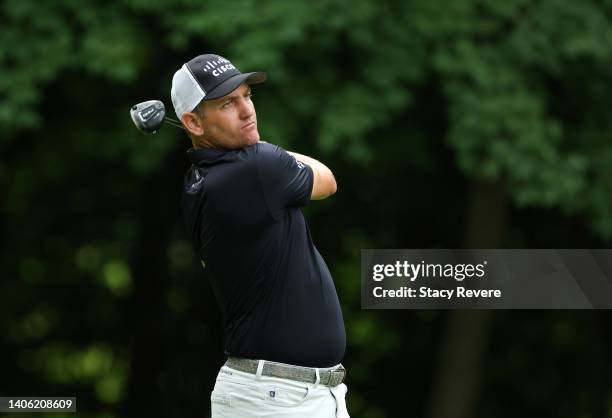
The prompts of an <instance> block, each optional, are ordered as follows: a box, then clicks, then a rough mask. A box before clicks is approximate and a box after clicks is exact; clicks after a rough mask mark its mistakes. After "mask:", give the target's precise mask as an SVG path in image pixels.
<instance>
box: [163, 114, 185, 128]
mask: <svg viewBox="0 0 612 418" xmlns="http://www.w3.org/2000/svg"><path fill="white" fill-rule="evenodd" d="M164 122H166V123H167V124H169V125H172V126H176V127H177V128H181V129H185V127H184V126H183V124H182V123H180V122H179V121H178V120H176V119H172V118H169V117H167V116H166V117H164Z"/></svg>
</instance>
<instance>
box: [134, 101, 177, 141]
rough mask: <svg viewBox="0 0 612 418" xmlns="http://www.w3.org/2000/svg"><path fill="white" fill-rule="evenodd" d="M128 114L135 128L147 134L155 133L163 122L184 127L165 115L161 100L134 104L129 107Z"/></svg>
mask: <svg viewBox="0 0 612 418" xmlns="http://www.w3.org/2000/svg"><path fill="white" fill-rule="evenodd" d="M130 116H131V117H132V121H133V122H134V125H136V128H137V129H138V130H139V131H140V132H142V133H144V134H147V135H154V134H156V133H157V132H158V131H159V129H160V127H161V124H162V123H163V122H166V123H167V124H169V125H172V126H174V127H176V128H181V129H185V127H184V126H183V125H182V124H181V122H179V121H178V120H176V119H172V118H169V117H167V116H166V107H165V106H164V104H163V103H162V102H161V100H147V101H146V102H141V103H138V104H135V105H134V106H132V108H131V109H130Z"/></svg>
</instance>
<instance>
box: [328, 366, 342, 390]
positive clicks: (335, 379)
mask: <svg viewBox="0 0 612 418" xmlns="http://www.w3.org/2000/svg"><path fill="white" fill-rule="evenodd" d="M329 373H330V375H329V385H330V386H338V385H339V384H340V383H342V382H343V381H344V378H345V377H346V369H345V368H344V367H342V366H340V367H338V368H337V369H334V370H330V371H329ZM336 376H338V377H336Z"/></svg>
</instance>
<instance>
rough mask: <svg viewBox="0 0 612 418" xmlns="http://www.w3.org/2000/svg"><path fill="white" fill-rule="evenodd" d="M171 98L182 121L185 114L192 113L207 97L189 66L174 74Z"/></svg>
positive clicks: (184, 65) (184, 66) (185, 65)
mask: <svg viewBox="0 0 612 418" xmlns="http://www.w3.org/2000/svg"><path fill="white" fill-rule="evenodd" d="M170 97H171V98H172V104H173V105H174V111H175V112H176V116H177V117H178V118H179V120H181V116H183V113H186V112H191V111H192V110H193V109H195V107H196V106H197V105H198V104H199V103H200V102H201V101H202V99H203V98H204V97H206V92H205V91H204V89H203V88H202V86H200V83H198V82H197V81H196V79H195V78H194V77H193V75H192V74H191V71H189V68H187V64H183V66H182V67H181V68H180V69H179V70H178V71H177V72H175V73H174V77H172V89H171V90H170Z"/></svg>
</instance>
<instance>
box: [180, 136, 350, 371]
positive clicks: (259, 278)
mask: <svg viewBox="0 0 612 418" xmlns="http://www.w3.org/2000/svg"><path fill="white" fill-rule="evenodd" d="M187 154H188V156H189V159H190V160H191V162H192V166H191V168H190V169H189V171H188V172H187V175H186V176H185V182H184V186H183V193H182V207H183V212H184V216H185V221H186V224H187V229H188V232H189V234H190V235H191V239H192V241H193V243H194V245H195V248H196V251H197V252H198V254H199V256H200V257H201V259H202V261H203V263H204V265H205V268H206V271H207V273H208V278H209V280H210V283H211V286H212V289H213V292H214V294H215V297H216V299H217V301H218V303H219V306H220V308H221V311H222V314H223V320H224V329H225V351H226V354H227V355H232V356H237V357H245V358H252V359H264V360H270V361H277V362H281V363H289V364H295V365H301V366H310V367H330V366H334V365H336V364H338V363H340V362H341V360H342V358H343V356H344V351H345V347H346V335H345V330H344V322H343V319H342V312H341V310H340V303H339V301H338V295H337V294H336V289H335V287H334V282H333V280H332V277H331V274H330V272H329V269H328V268H327V265H326V264H325V261H324V260H323V257H321V254H319V252H318V251H317V249H316V247H315V246H314V244H313V242H312V238H311V236H310V231H309V229H308V225H307V224H306V221H305V219H304V216H303V214H302V211H301V209H300V207H301V206H304V205H306V204H308V202H309V201H310V195H311V192H312V183H313V172H312V169H311V168H310V167H309V166H307V165H305V164H302V163H301V162H299V161H297V160H296V159H295V158H294V157H293V156H291V155H289V154H288V153H287V152H286V151H285V150H283V149H282V148H280V147H278V146H276V145H272V144H268V143H264V142H258V143H257V144H255V145H250V146H247V147H244V148H241V149H238V150H230V151H221V150H215V149H190V150H189V151H188V152H187Z"/></svg>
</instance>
